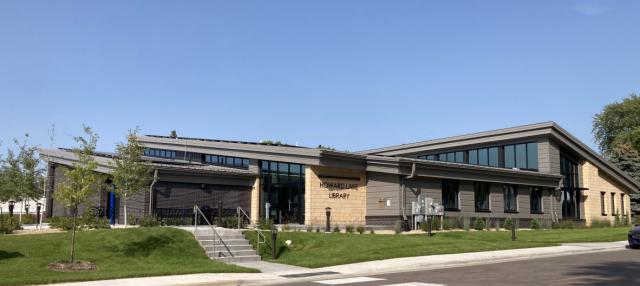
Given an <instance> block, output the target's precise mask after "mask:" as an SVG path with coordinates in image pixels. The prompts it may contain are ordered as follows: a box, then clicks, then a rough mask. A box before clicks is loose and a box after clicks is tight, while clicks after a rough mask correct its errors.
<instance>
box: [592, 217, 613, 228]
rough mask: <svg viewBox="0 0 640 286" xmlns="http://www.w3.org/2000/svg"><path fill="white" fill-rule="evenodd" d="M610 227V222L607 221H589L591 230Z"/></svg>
mask: <svg viewBox="0 0 640 286" xmlns="http://www.w3.org/2000/svg"><path fill="white" fill-rule="evenodd" d="M606 227H611V221H610V220H608V219H594V220H592V221H591V228H606Z"/></svg>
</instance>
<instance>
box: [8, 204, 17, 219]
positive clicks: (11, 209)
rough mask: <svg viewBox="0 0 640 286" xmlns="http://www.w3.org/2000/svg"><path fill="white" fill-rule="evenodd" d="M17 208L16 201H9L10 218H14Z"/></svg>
mask: <svg viewBox="0 0 640 286" xmlns="http://www.w3.org/2000/svg"><path fill="white" fill-rule="evenodd" d="M15 206H16V201H9V216H10V217H11V216H13V208H14V207H15Z"/></svg>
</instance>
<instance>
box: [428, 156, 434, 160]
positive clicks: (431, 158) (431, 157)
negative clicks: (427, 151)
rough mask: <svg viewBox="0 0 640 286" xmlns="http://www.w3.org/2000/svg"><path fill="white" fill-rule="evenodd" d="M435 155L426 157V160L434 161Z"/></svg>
mask: <svg viewBox="0 0 640 286" xmlns="http://www.w3.org/2000/svg"><path fill="white" fill-rule="evenodd" d="M435 159H436V155H427V160H435Z"/></svg>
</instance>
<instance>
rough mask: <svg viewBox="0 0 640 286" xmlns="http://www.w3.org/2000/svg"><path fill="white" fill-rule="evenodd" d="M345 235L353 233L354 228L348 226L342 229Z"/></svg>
mask: <svg viewBox="0 0 640 286" xmlns="http://www.w3.org/2000/svg"><path fill="white" fill-rule="evenodd" d="M344 230H345V231H346V232H347V233H353V232H354V230H355V228H354V227H353V225H350V224H348V225H347V226H346V227H345V229H344Z"/></svg>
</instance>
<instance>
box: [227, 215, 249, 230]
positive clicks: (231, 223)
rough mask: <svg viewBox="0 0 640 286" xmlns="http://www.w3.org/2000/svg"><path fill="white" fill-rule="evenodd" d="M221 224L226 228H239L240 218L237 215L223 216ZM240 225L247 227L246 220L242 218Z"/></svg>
mask: <svg viewBox="0 0 640 286" xmlns="http://www.w3.org/2000/svg"><path fill="white" fill-rule="evenodd" d="M221 226H222V227H226V228H238V218H237V217H235V216H229V217H223V218H222V225H221ZM240 227H241V228H243V227H245V221H244V220H240Z"/></svg>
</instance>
